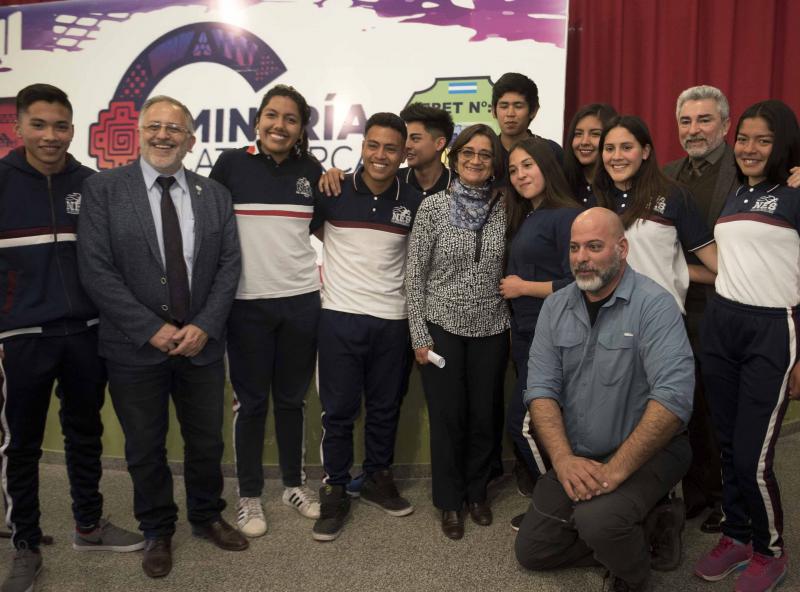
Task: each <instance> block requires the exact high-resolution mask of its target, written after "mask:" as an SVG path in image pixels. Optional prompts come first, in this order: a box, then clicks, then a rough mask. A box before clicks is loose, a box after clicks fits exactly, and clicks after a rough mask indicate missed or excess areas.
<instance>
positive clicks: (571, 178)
mask: <svg viewBox="0 0 800 592" xmlns="http://www.w3.org/2000/svg"><path fill="white" fill-rule="evenodd" d="M589 115H593V116H595V117H597V119H599V120H600V123H601V125H602V127H603V129H605V128H606V126H607V125H608V123H609V122H610V121H611V120H612V119H613V118H614V117H616V116H617V110H616V109H614V107H612V106H611V105H608V104H606V103H591V104H589V105H584V106H583V107H581V108H580V109H578V111H577V113H575V115H573V117H572V121H570V122H569V127H568V128H567V132H566V134H564V176H565V177H566V178H567V183H569V186H570V187H571V188H572V191H573V192H576V191H577V189H578V187H579V186H580V185H583V184H584V183H585V182H586V175H585V174H584V172H583V165H582V164H581V163H580V162H578V159H577V158H576V157H575V151H574V150H573V149H572V138H573V137H574V136H575V128H577V127H578V123H580V121H581V119H583V118H584V117H588V116H589ZM602 147H603V145H602V144H600V148H599V149H598V154H597V160H598V161H602V154H603V150H602ZM595 166H596V167H597V166H600V167H602V166H603V165H602V163H601V164H598V163H597V162H595Z"/></svg>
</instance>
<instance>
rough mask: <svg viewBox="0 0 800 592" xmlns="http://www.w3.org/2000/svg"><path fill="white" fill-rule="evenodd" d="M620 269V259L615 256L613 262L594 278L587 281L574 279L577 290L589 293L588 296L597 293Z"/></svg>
mask: <svg viewBox="0 0 800 592" xmlns="http://www.w3.org/2000/svg"><path fill="white" fill-rule="evenodd" d="M620 267H622V258H621V257H619V256H617V257H615V258H614V261H612V262H611V265H609V266H608V267H607V268H606V269H603V270H601V271H599V272H598V273H597V275H595V276H594V277H592V278H589V279H579V278H577V277H576V278H575V283H576V284H577V285H578V288H579V289H581V290H583V291H584V292H589V293H590V294H593V293H596V292H599V291H600V290H602V289H603V288H605V287H606V286H607V285H608V284H609V283H610V282H611V280H613V279H614V277H615V276H616V275H617V274H618V273H619V270H620ZM573 273H574V272H573Z"/></svg>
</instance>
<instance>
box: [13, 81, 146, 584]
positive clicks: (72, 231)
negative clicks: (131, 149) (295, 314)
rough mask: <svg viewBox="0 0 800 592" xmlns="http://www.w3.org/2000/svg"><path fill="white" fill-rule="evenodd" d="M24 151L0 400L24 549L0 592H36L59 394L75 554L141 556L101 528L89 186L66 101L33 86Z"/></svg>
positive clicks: (100, 390)
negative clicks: (42, 493) (85, 188)
mask: <svg viewBox="0 0 800 592" xmlns="http://www.w3.org/2000/svg"><path fill="white" fill-rule="evenodd" d="M16 131H17V134H18V136H19V137H20V138H21V139H22V143H23V145H22V146H21V147H20V148H18V149H16V150H14V151H12V152H10V153H9V154H8V155H7V156H6V157H5V158H3V159H2V160H0V300H1V301H2V302H1V303H0V367H2V373H3V380H4V385H3V386H4V388H3V390H2V394H1V395H0V423H1V424H2V446H0V455H1V456H2V465H1V466H2V479H3V483H4V485H5V487H4V488H3V494H4V497H5V503H6V523H7V524H8V526H9V527H10V528H11V533H12V542H13V544H14V547H15V549H16V552H15V554H14V557H13V563H12V565H11V569H10V571H9V572H8V574H7V575H6V579H5V581H4V583H3V585H2V590H3V592H14V591H17V590H19V591H22V590H30V589H32V587H33V582H34V580H35V578H36V576H37V575H38V573H39V571H40V570H41V566H42V558H41V554H40V553H39V545H40V543H41V539H42V531H41V529H40V528H39V516H40V512H39V496H38V489H39V467H38V463H39V458H40V456H41V454H42V451H41V447H42V438H43V437H44V429H45V422H46V420H47V410H48V407H49V405H50V396H51V394H52V391H53V384H54V383H56V395H57V396H58V398H59V399H60V403H61V409H60V412H59V416H60V419H61V426H62V430H63V433H64V439H65V447H64V448H65V454H66V463H67V474H68V476H69V482H70V494H71V496H72V513H73V516H74V517H75V525H76V529H75V534H74V538H73V545H72V546H73V548H74V549H76V550H78V551H101V550H106V551H136V550H138V549H141V548H142V547H143V546H144V541H143V539H142V537H141V536H139V535H138V534H134V533H130V532H127V531H124V530H122V529H120V528H117V527H115V526H113V525H112V524H111V523H110V522H108V521H107V520H105V519H103V518H102V509H103V497H102V495H101V494H100V492H99V491H98V485H99V482H100V476H101V474H102V467H101V464H100V455H101V454H102V451H103V446H102V442H101V436H102V434H103V424H102V422H101V420H100V408H101V407H102V405H103V399H104V397H105V386H106V375H105V367H104V365H103V362H102V360H101V359H100V358H99V357H98V355H97V310H96V309H95V307H94V304H93V303H92V301H91V300H90V299H89V297H88V296H87V295H86V293H85V292H84V291H83V288H82V287H81V283H80V281H79V279H78V267H77V261H76V251H75V241H76V236H77V230H76V228H77V222H78V213H79V211H80V203H81V193H80V192H81V185H82V183H83V180H84V179H86V177H88V176H89V175H92V174H93V173H94V171H92V170H91V169H89V168H87V167H85V166H82V165H81V164H80V163H79V162H78V161H76V160H75V159H74V158H73V157H72V156H71V155H70V154H69V153H68V152H67V149H68V148H69V145H70V142H71V140H72V136H73V133H74V129H73V126H72V105H71V104H70V102H69V99H68V98H67V95H66V94H65V93H64V92H63V91H62V90H60V89H58V88H56V87H54V86H50V85H48V84H33V85H31V86H28V87H26V88H24V89H22V90H21V91H20V92H19V94H18V95H17V125H16Z"/></svg>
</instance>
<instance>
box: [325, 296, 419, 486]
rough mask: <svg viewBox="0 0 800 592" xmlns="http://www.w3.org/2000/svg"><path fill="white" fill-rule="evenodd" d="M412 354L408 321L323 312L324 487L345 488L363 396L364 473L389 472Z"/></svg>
mask: <svg viewBox="0 0 800 592" xmlns="http://www.w3.org/2000/svg"><path fill="white" fill-rule="evenodd" d="M410 353H411V346H410V338H409V334H408V321H407V320H406V319H397V320H395V319H392V320H389V319H380V318H377V317H373V316H369V315H360V314H351V313H346V312H339V311H336V310H323V311H322V314H321V315H320V321H319V357H318V364H319V366H318V369H317V380H318V381H319V398H320V402H321V403H322V430H323V431H322V443H321V445H320V448H321V452H322V466H323V468H324V470H325V477H324V481H325V483H330V484H332V485H344V484H346V483H348V482H349V481H350V468H351V467H352V465H353V425H354V424H355V421H356V418H357V417H358V415H359V413H360V412H361V396H362V393H363V396H364V408H365V411H366V417H365V421H364V432H365V434H364V472H365V473H367V474H370V473H374V472H376V471H380V470H383V469H388V468H389V467H390V466H391V465H392V462H393V461H394V445H395V438H396V436H397V421H398V419H399V416H400V403H401V402H402V399H403V394H404V392H405V389H406V387H407V384H408V378H407V377H408V356H409V355H410Z"/></svg>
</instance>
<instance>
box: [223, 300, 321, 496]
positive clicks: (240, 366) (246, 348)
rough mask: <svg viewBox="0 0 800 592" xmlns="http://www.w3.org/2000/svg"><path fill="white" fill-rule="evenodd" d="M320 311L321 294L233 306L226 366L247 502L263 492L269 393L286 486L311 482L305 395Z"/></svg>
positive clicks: (239, 471) (241, 302)
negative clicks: (305, 466)
mask: <svg viewBox="0 0 800 592" xmlns="http://www.w3.org/2000/svg"><path fill="white" fill-rule="evenodd" d="M319 313H320V300H319V292H318V291H317V292H310V293H308V294H300V295H298V296H289V297H286V298H269V299H258V300H234V302H233V307H232V308H231V315H230V317H229V318H228V363H229V364H230V378H231V384H232V385H233V393H234V407H233V410H234V414H233V442H234V454H235V457H236V474H237V477H238V478H239V495H240V496H242V497H259V496H261V493H262V490H263V488H264V469H263V462H262V458H263V451H264V431H265V423H266V419H267V409H268V407H269V394H270V391H271V392H272V400H273V402H274V410H273V414H274V416H275V438H276V440H277V444H278V461H279V463H280V467H281V474H282V476H283V484H284V486H286V487H297V486H299V485H302V484H303V482H305V473H304V471H303V461H304V456H305V429H304V427H305V411H304V410H305V397H306V392H307V391H308V387H309V385H310V384H311V377H312V376H313V375H314V362H315V361H316V357H317V325H318V323H319Z"/></svg>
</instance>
